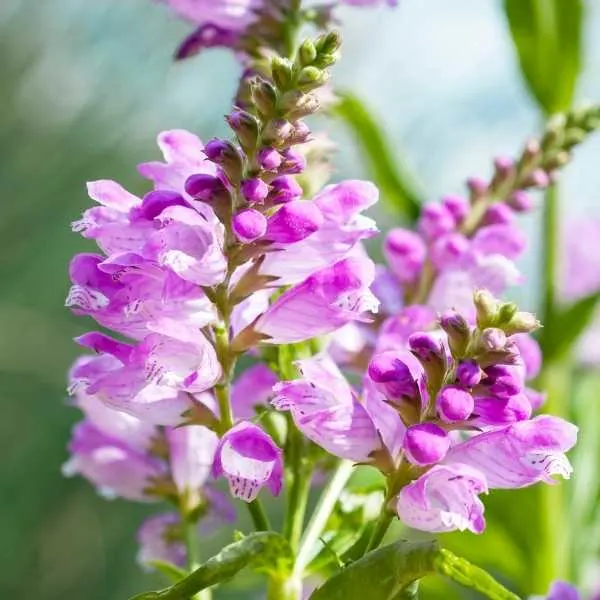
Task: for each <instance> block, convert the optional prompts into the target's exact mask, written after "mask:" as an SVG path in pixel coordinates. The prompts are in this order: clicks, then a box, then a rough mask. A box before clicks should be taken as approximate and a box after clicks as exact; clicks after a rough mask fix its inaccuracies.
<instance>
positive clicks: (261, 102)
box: [252, 79, 279, 116]
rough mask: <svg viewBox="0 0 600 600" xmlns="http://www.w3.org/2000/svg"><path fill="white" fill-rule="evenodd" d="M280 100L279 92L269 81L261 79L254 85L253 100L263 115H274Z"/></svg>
mask: <svg viewBox="0 0 600 600" xmlns="http://www.w3.org/2000/svg"><path fill="white" fill-rule="evenodd" d="M278 98H279V94H278V93H277V90H276V89H275V87H274V86H273V85H272V84H271V83H269V82H268V81H265V80H264V79H259V80H258V81H256V82H255V83H254V84H253V85H252V99H253V100H254V104H256V107H257V108H258V110H259V112H260V113H261V114H262V115H265V116H270V115H272V114H274V112H275V109H276V108H277V101H278Z"/></svg>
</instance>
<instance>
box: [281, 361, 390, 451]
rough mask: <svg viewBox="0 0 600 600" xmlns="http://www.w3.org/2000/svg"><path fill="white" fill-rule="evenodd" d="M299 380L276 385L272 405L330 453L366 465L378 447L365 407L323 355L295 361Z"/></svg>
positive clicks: (374, 431) (378, 443) (375, 432)
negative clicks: (287, 411) (289, 414)
mask: <svg viewBox="0 0 600 600" xmlns="http://www.w3.org/2000/svg"><path fill="white" fill-rule="evenodd" d="M296 364H297V366H298V368H299V370H300V372H301V379H296V380H294V381H284V382H281V383H278V384H277V385H276V386H275V388H274V391H275V398H274V399H273V401H272V404H273V406H274V407H275V408H277V409H278V410H289V411H290V413H291V415H292V418H293V419H294V423H295V424H296V426H297V427H298V429H300V431H302V433H303V434H304V435H305V436H306V437H307V438H308V439H310V440H312V441H313V442H315V443H316V444H318V445H319V446H321V447H322V448H325V450H327V451H328V452H329V453H330V454H333V455H334V456H339V457H341V458H347V459H349V460H353V461H355V462H368V461H369V460H370V458H371V454H372V452H373V451H375V450H377V449H379V448H380V447H381V441H380V439H379V435H378V433H377V430H376V428H375V425H374V424H373V421H372V419H371V417H370V416H369V414H368V412H367V411H366V409H365V407H364V406H363V405H362V404H361V403H360V402H359V400H358V398H357V397H356V395H355V393H354V392H353V390H352V388H351V387H350V386H349V385H348V383H347V382H346V380H345V379H344V377H343V375H342V374H341V373H340V371H339V370H338V369H337V367H336V366H335V364H334V363H333V362H332V361H331V359H329V358H328V357H326V356H322V357H319V358H312V359H306V360H301V361H298V362H297V363H296Z"/></svg>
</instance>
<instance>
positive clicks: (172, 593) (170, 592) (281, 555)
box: [131, 531, 293, 600]
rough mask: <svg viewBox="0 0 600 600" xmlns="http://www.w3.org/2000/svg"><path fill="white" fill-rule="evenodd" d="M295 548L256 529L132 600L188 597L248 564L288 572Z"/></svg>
mask: <svg viewBox="0 0 600 600" xmlns="http://www.w3.org/2000/svg"><path fill="white" fill-rule="evenodd" d="M292 559H293V557H292V551H291V549H290V546H289V544H288V542H287V540H285V539H284V538H283V537H282V536H281V535H279V534H278V533H274V532H272V531H261V532H258V533H253V534H251V535H249V536H247V537H245V538H244V539H242V540H240V541H239V542H235V543H233V544H230V545H229V546H225V548H223V549H222V550H221V552H219V554H217V555H215V556H213V557H212V558H210V559H209V560H207V561H206V562H205V563H204V564H202V565H200V567H198V569H196V570H195V571H194V572H193V573H190V574H189V575H188V576H187V577H185V579H182V580H181V581H179V582H177V583H175V584H174V585H172V586H171V587H168V588H166V589H164V590H161V591H157V592H144V593H142V594H138V595H137V596H134V597H133V598H131V600H189V599H190V598H191V597H192V596H194V594H196V593H197V592H199V591H201V590H204V589H206V588H207V587H210V586H212V585H215V584H217V583H221V582H223V581H227V580H228V579H231V578H232V577H233V576H234V575H236V574H237V573H238V572H239V571H241V570H242V569H244V568H246V567H250V568H252V569H254V570H255V571H258V572H260V573H271V574H272V573H275V574H276V573H287V572H288V571H289V570H290V568H291V566H292Z"/></svg>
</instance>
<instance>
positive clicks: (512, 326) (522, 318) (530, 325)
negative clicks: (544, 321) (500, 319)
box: [504, 311, 541, 335]
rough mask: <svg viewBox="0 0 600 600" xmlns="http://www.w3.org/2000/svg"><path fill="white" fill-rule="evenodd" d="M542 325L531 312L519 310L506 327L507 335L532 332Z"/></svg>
mask: <svg viewBox="0 0 600 600" xmlns="http://www.w3.org/2000/svg"><path fill="white" fill-rule="evenodd" d="M540 327H541V323H540V322H539V321H538V320H537V319H536V318H535V315H534V314H532V313H530V312H525V311H518V312H516V313H515V314H514V316H513V317H512V319H510V321H509V322H508V323H507V325H506V326H505V327H504V331H506V333H507V335H513V334H515V333H531V332H532V331H535V330H536V329H539V328H540Z"/></svg>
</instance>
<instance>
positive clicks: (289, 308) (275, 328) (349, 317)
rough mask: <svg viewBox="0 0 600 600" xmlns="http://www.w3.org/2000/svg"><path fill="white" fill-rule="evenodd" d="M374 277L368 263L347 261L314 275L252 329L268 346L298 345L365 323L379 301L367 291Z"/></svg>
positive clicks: (272, 308) (354, 260)
mask: <svg viewBox="0 0 600 600" xmlns="http://www.w3.org/2000/svg"><path fill="white" fill-rule="evenodd" d="M373 277H374V267H373V263H372V262H371V261H370V260H368V259H362V258H346V259H344V260H341V261H340V262H338V263H336V264H334V265H333V266H331V267H327V268H325V269H323V270H322V271H318V272H317V273H314V274H313V275H311V276H310V277H308V278H307V279H306V280H305V281H303V282H302V283H300V284H298V285H297V286H295V287H293V288H292V289H290V290H288V291H287V292H285V293H284V294H283V295H282V296H280V297H279V298H278V299H277V300H276V301H275V302H274V303H273V304H272V305H271V306H270V307H269V308H268V310H267V311H266V312H265V313H264V314H263V315H262V316H261V317H260V318H259V319H258V321H257V323H256V325H255V326H254V329H255V330H256V331H258V332H260V333H261V334H263V335H264V336H267V341H268V342H269V343H271V344H286V343H293V342H300V341H302V340H307V339H310V338H313V337H317V336H320V335H325V334H327V333H331V332H333V331H335V330H336V329H338V328H340V327H342V326H343V325H345V324H346V323H350V322H352V321H364V320H368V319H369V316H368V315H367V314H366V313H368V312H374V311H376V310H377V307H378V304H379V303H378V301H377V300H376V298H375V297H374V296H373V294H372V293H371V292H370V291H369V285H370V284H371V283H372V281H373Z"/></svg>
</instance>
